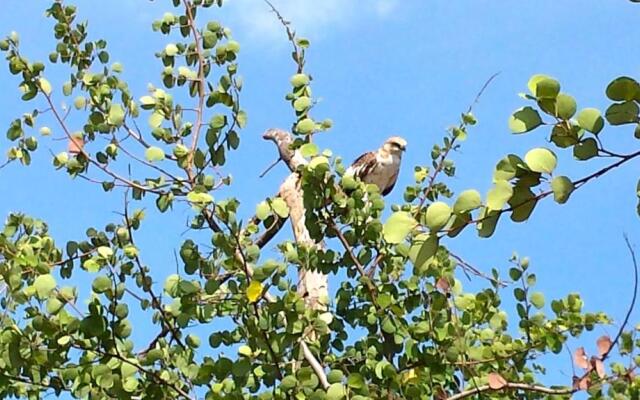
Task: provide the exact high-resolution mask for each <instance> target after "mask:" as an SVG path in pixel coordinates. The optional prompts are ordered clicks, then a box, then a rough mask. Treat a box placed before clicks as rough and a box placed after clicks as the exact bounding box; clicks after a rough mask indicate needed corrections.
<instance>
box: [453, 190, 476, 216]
mask: <svg viewBox="0 0 640 400" xmlns="http://www.w3.org/2000/svg"><path fill="white" fill-rule="evenodd" d="M481 205H482V198H481V196H480V192H478V191H477V190H475V189H469V190H465V191H464V192H462V193H460V195H458V198H457V199H456V202H455V203H454V204H453V212H454V213H456V214H464V213H466V212H468V211H471V210H475V209H476V208H478V207H480V206H481Z"/></svg>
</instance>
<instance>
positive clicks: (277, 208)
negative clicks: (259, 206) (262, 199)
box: [271, 197, 289, 218]
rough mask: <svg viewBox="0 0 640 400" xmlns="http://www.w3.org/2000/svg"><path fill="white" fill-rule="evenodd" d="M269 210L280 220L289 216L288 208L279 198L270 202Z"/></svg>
mask: <svg viewBox="0 0 640 400" xmlns="http://www.w3.org/2000/svg"><path fill="white" fill-rule="evenodd" d="M271 208H272V209H273V211H274V212H275V213H276V214H278V216H279V217H280V218H287V217H288V216H289V206H287V203H286V202H285V201H284V200H283V199H282V198H281V197H276V198H275V199H273V200H272V201H271Z"/></svg>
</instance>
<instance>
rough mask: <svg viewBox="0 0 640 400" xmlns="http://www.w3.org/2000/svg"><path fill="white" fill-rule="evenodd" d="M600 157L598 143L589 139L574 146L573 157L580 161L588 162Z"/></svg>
mask: <svg viewBox="0 0 640 400" xmlns="http://www.w3.org/2000/svg"><path fill="white" fill-rule="evenodd" d="M597 155H598V142H596V140H595V139H594V138H588V139H585V140H583V141H581V142H580V143H578V144H576V145H575V146H573V156H574V157H575V158H576V159H578V160H588V159H590V158H593V157H595V156H597Z"/></svg>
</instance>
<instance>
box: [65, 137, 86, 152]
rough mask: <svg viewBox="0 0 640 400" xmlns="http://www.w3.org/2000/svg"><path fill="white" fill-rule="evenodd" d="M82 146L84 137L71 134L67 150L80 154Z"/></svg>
mask: <svg viewBox="0 0 640 400" xmlns="http://www.w3.org/2000/svg"><path fill="white" fill-rule="evenodd" d="M83 147H84V138H83V137H82V136H71V138H70V139H69V144H68V145H67V151H68V152H69V153H71V154H80V153H81V152H82V148H83Z"/></svg>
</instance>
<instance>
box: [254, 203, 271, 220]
mask: <svg viewBox="0 0 640 400" xmlns="http://www.w3.org/2000/svg"><path fill="white" fill-rule="evenodd" d="M270 212H271V208H270V207H269V203H267V202H266V201H261V202H260V203H258V205H257V206H256V217H258V219H260V220H265V219H267V217H268V216H269V213H270Z"/></svg>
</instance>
